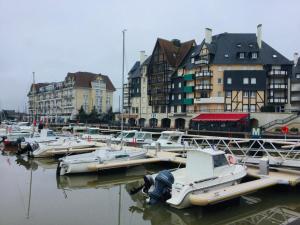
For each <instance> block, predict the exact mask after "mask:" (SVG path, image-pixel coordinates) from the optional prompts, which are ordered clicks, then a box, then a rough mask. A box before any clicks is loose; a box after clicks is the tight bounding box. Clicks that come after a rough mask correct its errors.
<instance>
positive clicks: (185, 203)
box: [144, 149, 247, 209]
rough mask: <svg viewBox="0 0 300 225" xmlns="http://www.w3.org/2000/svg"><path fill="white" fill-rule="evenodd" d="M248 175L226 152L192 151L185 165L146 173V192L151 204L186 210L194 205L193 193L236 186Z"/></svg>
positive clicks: (244, 168)
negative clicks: (175, 168) (161, 204)
mask: <svg viewBox="0 0 300 225" xmlns="http://www.w3.org/2000/svg"><path fill="white" fill-rule="evenodd" d="M230 157H233V156H230ZM246 174H247V172H246V167H245V166H242V165H236V164H231V163H230V160H228V159H227V157H226V155H225V153H224V152H223V151H216V150H213V149H197V150H189V151H187V161H186V167H185V168H182V169H177V170H175V171H169V170H164V171H161V172H160V173H158V174H155V175H152V176H151V175H148V176H145V177H144V180H145V185H144V192H145V193H147V194H148V197H149V203H150V204H156V203H159V202H166V203H167V204H169V205H170V206H172V207H175V208H179V209H182V208H187V207H190V206H191V205H192V203H191V201H190V195H197V194H201V193H207V192H210V191H213V190H217V189H220V188H223V187H229V186H232V185H236V184H238V183H239V182H240V181H241V179H242V178H243V177H245V176H246Z"/></svg>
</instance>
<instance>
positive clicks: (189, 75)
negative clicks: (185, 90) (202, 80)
mask: <svg viewBox="0 0 300 225" xmlns="http://www.w3.org/2000/svg"><path fill="white" fill-rule="evenodd" d="M183 79H184V80H185V81H190V80H193V79H194V74H191V73H189V74H184V75H183Z"/></svg>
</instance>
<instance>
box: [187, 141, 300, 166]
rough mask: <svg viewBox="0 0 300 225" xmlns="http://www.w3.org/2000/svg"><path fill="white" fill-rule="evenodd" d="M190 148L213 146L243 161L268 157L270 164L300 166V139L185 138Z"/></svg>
mask: <svg viewBox="0 0 300 225" xmlns="http://www.w3.org/2000/svg"><path fill="white" fill-rule="evenodd" d="M183 142H187V143H188V145H189V148H212V149H215V150H222V151H224V152H225V153H228V154H232V155H234V156H235V157H236V158H237V159H239V161H240V162H241V163H244V162H247V163H258V162H259V159H261V158H262V157H267V158H268V159H269V161H270V164H273V165H278V166H292V167H299V168H300V140H299V139H251V138H228V137H211V136H204V137H190V138H184V139H183Z"/></svg>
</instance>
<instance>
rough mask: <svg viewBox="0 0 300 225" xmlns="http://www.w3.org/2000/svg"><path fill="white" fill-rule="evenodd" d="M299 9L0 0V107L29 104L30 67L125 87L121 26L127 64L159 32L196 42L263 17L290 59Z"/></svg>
mask: <svg viewBox="0 0 300 225" xmlns="http://www.w3.org/2000/svg"><path fill="white" fill-rule="evenodd" d="M299 9H300V1H298V0H294V1H292V0H290V1H289V0H286V1H279V0H272V1H271V0H267V1H262V0H255V1H254V0H251V1H249V0H247V1H246V0H245V1H244V0H236V1H232V0H226V1H225V0H219V1H213V0H209V1H208V0H206V1H200V0H198V1H197V0H195V1H192V0H188V1H187V0H181V1H177V0H148V1H143V0H126V1H125V0H119V1H117V0H110V1H104V0H103V1H101V0H85V1H84V0H81V1H80V0H77V1H75V0H26V1H24V0H0V78H1V79H0V109H3V108H5V109H17V110H18V109H19V110H20V111H23V110H24V106H25V103H27V97H26V94H27V92H28V89H29V87H30V83H31V82H32V72H33V71H35V73H36V82H51V81H62V80H63V79H64V78H65V76H66V74H67V73H68V72H77V71H88V72H93V73H102V74H106V75H109V76H110V78H111V80H112V81H113V83H114V85H115V86H116V87H120V86H121V72H122V30H123V29H124V28H126V29H127V30H128V31H127V33H126V63H125V68H126V72H128V70H129V69H130V68H131V66H132V65H133V63H134V62H135V61H136V60H138V59H139V51H140V50H145V51H146V54H148V55H149V54H151V51H152V50H153V46H154V44H155V41H156V39H157V37H161V38H165V39H174V38H177V39H180V40H181V41H187V40H191V39H195V40H196V42H197V43H199V42H201V40H202V39H203V37H204V28H205V27H210V28H212V29H213V34H218V33H222V32H231V33H239V32H247V33H255V32H256V26H257V24H259V23H262V24H263V40H264V41H265V42H267V43H269V44H270V45H271V46H272V47H274V48H275V49H276V50H278V51H279V52H281V53H282V54H283V55H285V56H286V57H288V58H290V59H293V53H294V52H300V20H299V19H297V18H298V17H299ZM118 95H119V93H116V94H115V98H114V100H115V103H116V104H115V106H117V102H118Z"/></svg>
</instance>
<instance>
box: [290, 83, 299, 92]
mask: <svg viewBox="0 0 300 225" xmlns="http://www.w3.org/2000/svg"><path fill="white" fill-rule="evenodd" d="M291 91H300V84H292V85H291Z"/></svg>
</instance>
